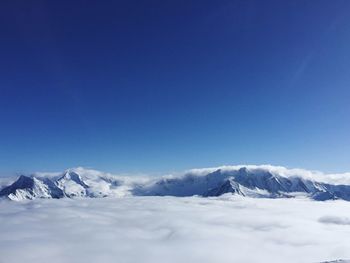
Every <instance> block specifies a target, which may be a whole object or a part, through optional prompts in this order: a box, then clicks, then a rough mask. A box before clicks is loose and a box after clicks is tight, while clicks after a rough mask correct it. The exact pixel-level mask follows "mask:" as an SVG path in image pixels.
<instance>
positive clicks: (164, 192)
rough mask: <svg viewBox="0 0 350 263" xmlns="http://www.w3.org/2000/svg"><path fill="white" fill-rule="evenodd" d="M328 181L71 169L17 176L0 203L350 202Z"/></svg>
mask: <svg viewBox="0 0 350 263" xmlns="http://www.w3.org/2000/svg"><path fill="white" fill-rule="evenodd" d="M311 175H312V173H311ZM349 177H350V175H349ZM327 178H328V177H327V175H324V178H322V176H319V178H315V177H313V176H305V170H288V169H286V168H283V167H282V168H281V167H274V166H228V167H219V168H210V169H196V170H190V171H188V172H186V173H184V174H181V175H177V176H163V177H152V176H149V177H134V176H129V177H125V176H124V177H122V176H114V175H111V174H108V173H103V172H99V171H95V170H89V169H83V168H73V169H68V170H66V171H64V172H63V173H59V174H45V173H41V174H39V173H37V174H32V175H29V176H26V175H21V176H19V177H18V178H17V179H15V180H14V181H13V183H12V184H10V185H8V186H3V187H2V189H1V190H0V197H2V198H8V199H10V200H15V201H21V200H26V199H30V200H31V199H36V198H56V199H59V198H79V197H80V198H81V197H90V198H98V197H124V196H178V197H185V196H194V195H197V196H202V197H213V196H220V195H223V194H234V195H240V196H247V197H254V198H293V197H298V196H305V197H308V198H311V199H313V200H317V201H324V200H335V199H342V200H346V201H350V184H349V183H347V181H345V183H344V182H343V183H339V182H336V180H328V181H327Z"/></svg>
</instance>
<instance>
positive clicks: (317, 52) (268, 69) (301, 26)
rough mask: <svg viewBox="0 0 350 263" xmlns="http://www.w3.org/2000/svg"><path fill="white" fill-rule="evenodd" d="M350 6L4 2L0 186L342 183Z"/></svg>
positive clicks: (0, 9) (349, 99)
mask: <svg viewBox="0 0 350 263" xmlns="http://www.w3.org/2000/svg"><path fill="white" fill-rule="evenodd" d="M349 12H350V2H349V1H337V0H336V1H322V0H321V1H316V0H311V1H104V2H103V3H98V2H96V1H35V3H33V2H31V1H16V0H15V1H1V3H0V36H1V42H0V47H1V49H0V56H1V60H0V175H3V174H7V173H13V172H33V171H61V170H63V169H66V168H69V167H75V166H85V167H92V168H96V169H99V170H104V171H110V172H131V173H134V172H170V171H174V170H183V169H188V168H195V167H210V166H217V165H224V164H273V165H283V166H287V167H303V168H307V169H317V170H323V171H325V172H342V171H350V136H349V134H350V117H349V116H350V85H349V84H350V48H349V47H350V16H349Z"/></svg>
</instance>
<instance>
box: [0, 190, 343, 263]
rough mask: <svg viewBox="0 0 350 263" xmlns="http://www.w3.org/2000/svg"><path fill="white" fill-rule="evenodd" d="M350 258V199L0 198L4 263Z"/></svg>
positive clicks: (0, 246)
mask: <svg viewBox="0 0 350 263" xmlns="http://www.w3.org/2000/svg"><path fill="white" fill-rule="evenodd" d="M340 258H342V259H349V258H350V203H349V202H345V201H340V200H338V201H327V202H315V201H311V200H308V199H303V198H296V199H251V198H247V197H239V196H231V195H224V196H221V197H218V198H200V197H186V198H178V197H126V198H103V199H90V198H85V199H60V200H53V199H51V200H34V201H25V202H11V201H8V200H1V201H0V262H1V263H23V262H26V263H41V262H50V263H62V262H65V263H80V262H84V263H85V262H104V263H109V262H113V263H114V262H118V263H134V262H135V263H136V262H138V263H139V262H152V263H153V262H154V263H158V262H170V263H172V262H173V263H178V262H191V263H192V262H193V263H196V262H200V263H206V262H208V263H209V262H210V263H212V262H218V263H220V262H223V263H226V262H227V263H228V262H229V263H232V262H240V263H244V262H285V263H288V262H293V263H295V262H301V263H302V262H305V263H306V262H323V261H331V260H336V259H340Z"/></svg>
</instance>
